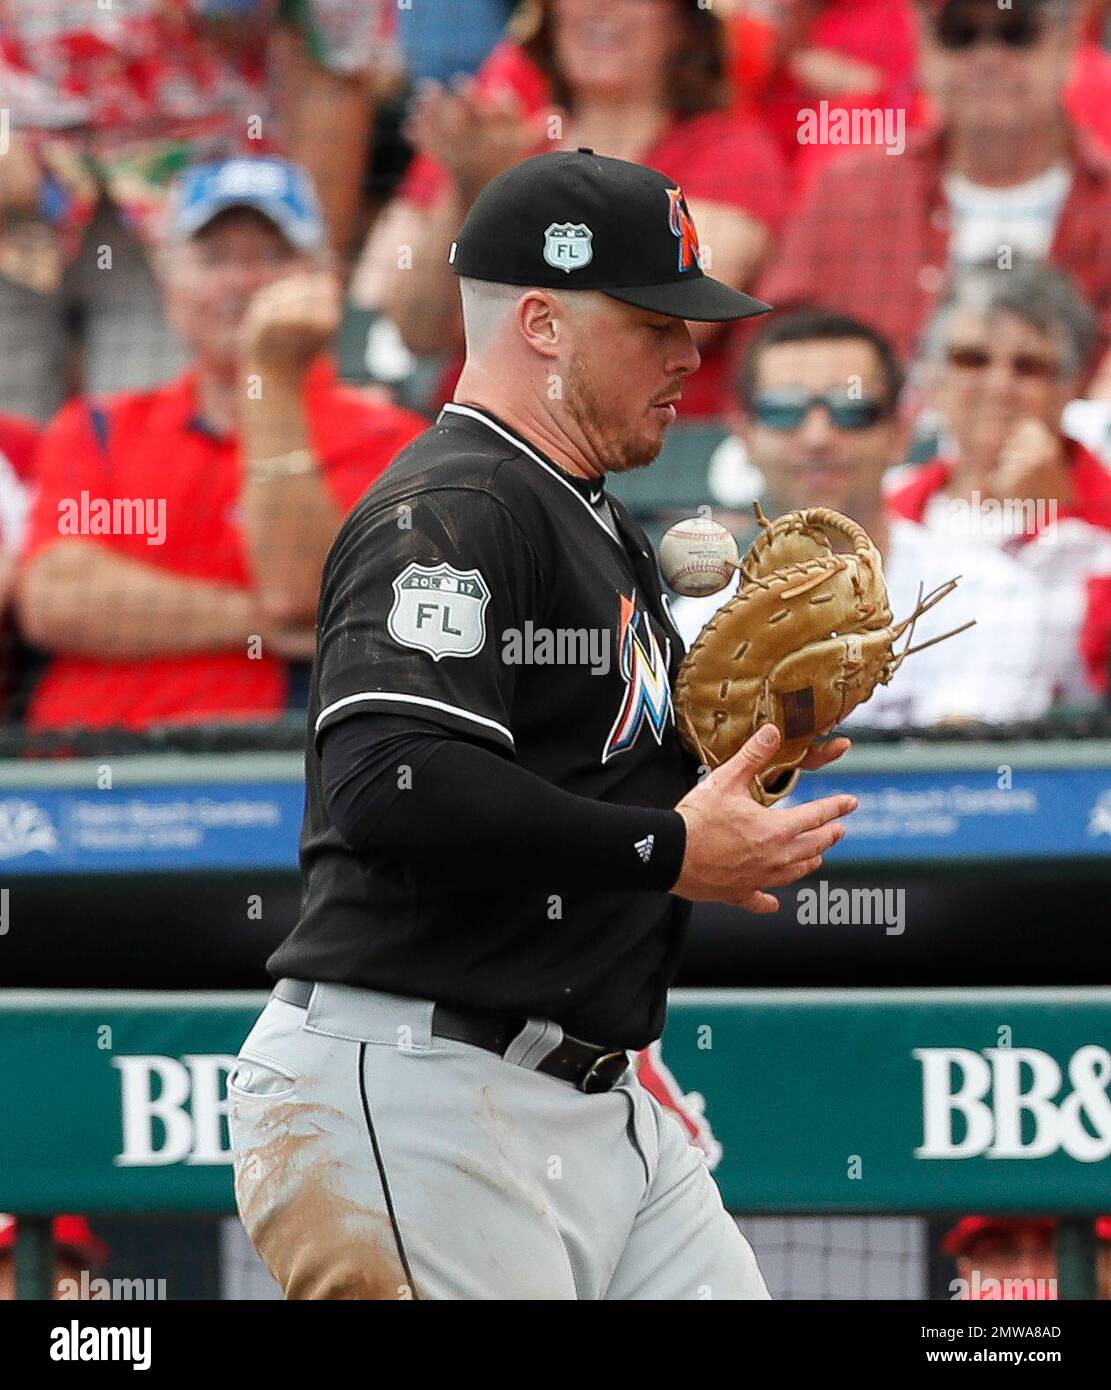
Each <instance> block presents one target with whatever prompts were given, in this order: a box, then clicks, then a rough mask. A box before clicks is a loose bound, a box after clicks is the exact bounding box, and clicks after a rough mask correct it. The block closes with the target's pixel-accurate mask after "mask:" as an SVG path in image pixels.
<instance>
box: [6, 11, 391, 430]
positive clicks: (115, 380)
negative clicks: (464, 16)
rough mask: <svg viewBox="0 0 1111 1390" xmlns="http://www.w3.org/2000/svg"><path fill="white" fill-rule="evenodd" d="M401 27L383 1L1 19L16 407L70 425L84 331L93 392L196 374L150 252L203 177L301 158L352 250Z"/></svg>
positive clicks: (10, 346) (339, 236)
mask: <svg viewBox="0 0 1111 1390" xmlns="http://www.w3.org/2000/svg"><path fill="white" fill-rule="evenodd" d="M383 14H384V9H383V7H382V6H381V5H379V4H374V3H372V0H236V3H235V4H234V5H228V4H226V3H212V0H127V3H126V4H118V3H117V4H110V3H105V0H33V3H28V0H11V3H0V107H2V108H3V110H4V114H5V126H4V136H5V142H4V151H3V157H2V158H0V347H2V350H0V406H2V407H3V408H4V409H12V410H19V411H22V412H24V413H26V414H28V415H31V416H33V417H34V418H36V419H39V420H43V421H45V420H47V419H49V417H50V416H51V415H52V414H53V412H54V411H55V410H57V409H58V407H59V406H60V405H61V403H62V401H63V400H64V398H65V387H66V385H67V381H66V377H67V371H66V366H67V357H68V354H69V348H70V335H69V332H68V327H69V322H70V320H71V319H72V318H73V316H74V315H79V316H80V322H81V333H80V344H81V347H82V349H83V352H82V359H81V371H82V378H83V379H82V385H83V387H84V389H86V390H89V391H98V392H99V391H118V390H125V389H135V388H139V387H144V386H148V385H151V384H153V383H155V382H160V381H165V380H166V379H167V378H168V377H169V376H171V375H172V374H173V373H174V372H175V371H177V370H179V369H180V367H181V365H182V363H183V361H184V356H183V352H182V346H181V344H180V343H178V342H177V341H176V340H175V339H174V338H173V336H172V335H171V334H170V333H168V332H167V330H166V326H165V323H164V321H163V318H162V314H161V303H160V298H159V293H158V286H157V283H156V280H155V277H154V275H153V273H152V267H151V265H150V258H149V252H150V250H151V248H152V247H153V246H154V245H155V243H156V241H157V237H158V233H159V227H160V220H161V216H162V212H163V209H164V203H165V198H166V194H167V191H168V188H169V185H170V183H171V181H172V178H173V176H174V175H175V174H176V173H177V172H178V171H180V170H181V169H182V167H183V166H185V165H186V164H188V163H196V162H200V161H203V160H213V159H226V158H229V157H230V156H232V155H235V154H246V153H248V152H249V153H251V154H259V153H263V152H282V153H284V154H287V155H288V156H289V157H290V158H292V159H295V160H297V161H299V162H300V163H301V164H303V165H305V166H306V167H307V168H308V169H309V170H310V171H311V173H312V175H313V177H314V179H315V180H316V185H317V188H318V190H319V192H320V196H321V198H322V200H323V201H324V206H325V213H326V216H327V220H328V222H329V225H330V227H331V229H332V232H333V235H334V241H335V245H336V248H337V249H338V250H341V251H342V250H344V249H346V246H347V243H348V241H349V239H350V235H351V230H352V224H353V220H354V214H355V212H356V210H357V205H358V197H359V185H360V176H361V172H362V166H363V162H364V151H365V148H366V140H367V132H368V130H369V126H370V117H371V105H372V98H371V92H370V86H369V83H368V81H367V74H368V71H369V70H370V69H371V68H372V65H373V64H374V62H375V60H376V58H377V57H378V55H379V54H380V53H381V51H382V47H383V45H382V43H381V38H382V35H381V33H380V32H379V31H380V29H381V27H382V19H383ZM8 117H10V131H9V121H8V119H7V118H8ZM9 136H10V139H9V138H8V137H9ZM108 257H110V260H109V259H108ZM109 272H110V273H109Z"/></svg>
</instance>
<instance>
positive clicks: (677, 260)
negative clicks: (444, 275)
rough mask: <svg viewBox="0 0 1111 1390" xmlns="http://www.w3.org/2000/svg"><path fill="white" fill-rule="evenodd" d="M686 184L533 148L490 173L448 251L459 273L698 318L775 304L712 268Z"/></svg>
mask: <svg viewBox="0 0 1111 1390" xmlns="http://www.w3.org/2000/svg"><path fill="white" fill-rule="evenodd" d="M700 255H701V252H700V248H699V245H698V232H697V231H696V229H695V225H694V219H693V218H692V217H691V214H690V209H689V208H688V207H687V202H686V199H685V198H684V197H683V190H682V189H681V188H680V186H679V184H678V183H677V182H676V181H675V180H674V179H670V178H668V177H667V175H666V174H660V173H657V172H656V170H655V169H646V168H645V167H644V166H643V165H642V164H632V163H630V162H629V161H628V160H625V159H610V158H608V157H607V156H605V155H600V154H595V153H594V151H593V150H588V149H580V150H561V151H558V152H555V153H552V154H538V155H533V157H532V158H531V159H524V160H522V161H521V162H520V163H519V164H515V165H514V166H513V167H512V168H511V169H507V170H506V171H505V173H504V174H499V175H498V176H497V178H495V179H491V180H490V182H489V183H488V184H487V185H486V187H485V188H484V189H483V190H482V192H481V193H480V194H479V195H478V197H477V198H476V199H475V201H474V204H473V205H472V207H471V210H470V212H469V213H468V214H467V216H466V219H465V221H464V223H463V226H462V227H461V228H460V231H459V235H458V237H457V238H456V240H455V241H454V242H452V245H451V253H450V255H449V257H448V259H449V261H450V263H451V267H452V269H453V270H454V271H455V273H456V275H461V276H465V277H466V278H468V279H473V280H491V281H493V282H494V283H496V284H499V285H528V286H536V287H539V288H542V289H552V290H598V291H600V292H601V293H602V294H607V295H609V296H610V298H611V299H620V300H622V301H623V302H624V303H626V304H633V305H635V306H636V307H637V308H638V309H649V310H651V311H652V312H653V313H657V314H671V315H673V316H674V317H675V318H681V319H691V320H693V321H694V322H696V323H726V322H729V321H730V320H733V319H745V318H749V317H751V316H752V315H754V314H766V313H767V312H768V311H769V310H770V309H771V305H770V304H765V303H764V302H763V301H762V300H759V299H753V297H752V296H751V295H748V294H742V293H741V292H740V290H735V289H733V288H732V286H730V285H725V284H722V282H721V281H720V280H713V279H711V278H710V276H709V275H706V274H705V273H704V272H703V270H702V266H701V263H700Z"/></svg>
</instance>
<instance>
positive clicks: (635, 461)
mask: <svg viewBox="0 0 1111 1390" xmlns="http://www.w3.org/2000/svg"><path fill="white" fill-rule="evenodd" d="M566 404H567V412H568V414H569V415H570V416H571V418H572V419H573V420H574V421H575V423H576V424H577V425H578V427H579V429H580V431H581V432H582V435H583V438H584V439H586V440H587V441H588V442H589V444H590V446H591V448H592V450H593V452H594V453H595V455H596V457H597V458H598V461H599V462H600V463H601V465H602V467H603V468H604V469H605V471H606V472H607V473H628V472H631V471H632V470H633V469H635V468H646V467H647V466H648V465H649V464H650V463H651V462H652V461H653V459H655V458H656V457H657V456H658V455H659V453H660V450H661V449H662V448H663V436H662V434H661V435H660V436H659V438H656V439H653V438H652V437H651V436H650V435H649V434H648V433H647V431H645V433H644V434H643V435H636V434H634V433H633V432H632V430H631V429H629V428H628V427H626V429H625V430H624V431H621V429H620V426H619V424H618V423H617V422H615V421H614V418H613V412H612V410H609V409H607V406H606V402H605V401H604V400H603V398H602V396H601V394H600V393H599V392H598V390H597V388H596V386H595V384H594V382H593V381H592V380H591V377H590V374H589V373H588V372H587V371H586V370H585V368H584V367H583V364H582V362H581V361H580V360H579V359H578V358H572V360H571V363H570V365H569V367H568V371H567V398H566Z"/></svg>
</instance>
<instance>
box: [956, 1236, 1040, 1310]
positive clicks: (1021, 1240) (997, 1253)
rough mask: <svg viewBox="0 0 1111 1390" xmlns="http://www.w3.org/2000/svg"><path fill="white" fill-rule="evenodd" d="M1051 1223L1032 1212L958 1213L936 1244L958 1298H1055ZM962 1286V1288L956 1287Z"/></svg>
mask: <svg viewBox="0 0 1111 1390" xmlns="http://www.w3.org/2000/svg"><path fill="white" fill-rule="evenodd" d="M1055 1233H1056V1222H1054V1221H1052V1220H1050V1219H1049V1218H1048V1217H1037V1216H1014V1217H1006V1216H964V1217H962V1218H961V1219H960V1221H958V1222H957V1224H956V1225H955V1226H954V1227H953V1229H952V1230H951V1231H949V1232H948V1233H947V1234H946V1236H945V1239H944V1240H943V1241H942V1243H941V1248H942V1250H944V1251H945V1253H946V1254H947V1255H952V1256H953V1258H954V1259H955V1260H956V1264H957V1275H958V1278H959V1279H960V1280H961V1284H956V1281H954V1283H953V1284H950V1286H949V1287H950V1290H951V1291H952V1292H953V1293H954V1295H956V1296H958V1297H960V1298H963V1299H974V1300H977V1299H978V1300H985V1301H986V1300H993V1299H1023V1300H1025V1299H1056V1297H1057V1251H1056V1245H1055ZM954 1285H956V1287H954ZM962 1285H963V1287H962Z"/></svg>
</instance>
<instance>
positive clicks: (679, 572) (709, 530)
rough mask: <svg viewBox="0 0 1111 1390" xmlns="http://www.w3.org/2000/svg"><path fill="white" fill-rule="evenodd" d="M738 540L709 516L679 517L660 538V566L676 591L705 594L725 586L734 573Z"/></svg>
mask: <svg viewBox="0 0 1111 1390" xmlns="http://www.w3.org/2000/svg"><path fill="white" fill-rule="evenodd" d="M736 562H737V542H736V541H735V540H734V539H733V537H732V536H731V535H730V534H729V532H728V531H727V530H726V529H725V527H724V526H722V525H720V524H719V523H718V522H716V521H711V519H710V518H709V517H708V516H692V517H689V518H688V519H687V520H686V521H677V522H676V523H675V525H674V526H672V527H671V528H670V529H669V530H668V531H666V532H665V533H664V538H663V540H662V541H661V542H660V569H661V570H662V571H663V576H664V578H665V579H666V580H667V582H668V584H669V585H670V586H671V587H672V588H673V589H674V590H675V592H676V593H677V594H683V595H685V596H686V597H687V598H702V597H704V596H705V595H706V594H716V593H717V592H718V590H719V589H724V588H725V586H726V584H728V583H729V581H730V579H731V578H732V577H733V566H734V565H735V564H736Z"/></svg>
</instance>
